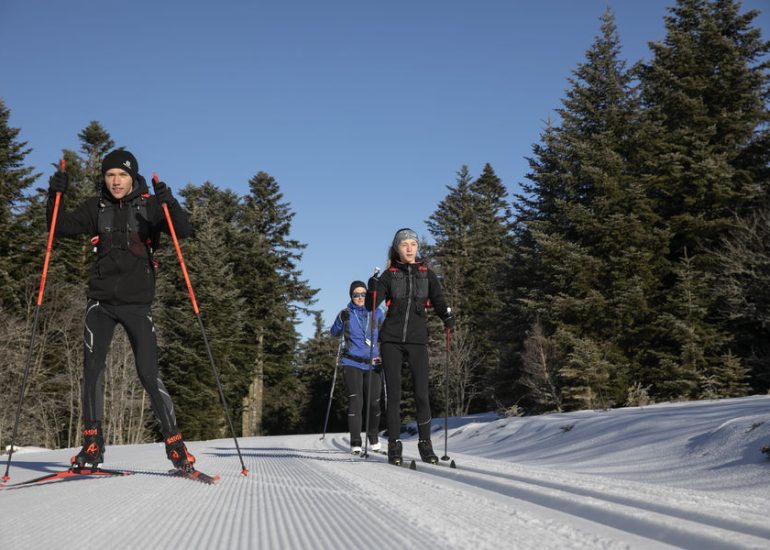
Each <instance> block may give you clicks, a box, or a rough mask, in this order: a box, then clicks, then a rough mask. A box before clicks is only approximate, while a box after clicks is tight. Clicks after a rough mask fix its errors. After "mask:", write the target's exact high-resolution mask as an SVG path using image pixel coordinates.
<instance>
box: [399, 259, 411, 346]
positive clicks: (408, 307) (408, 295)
mask: <svg viewBox="0 0 770 550" xmlns="http://www.w3.org/2000/svg"><path fill="white" fill-rule="evenodd" d="M406 272H407V273H408V275H407V280H408V281H409V285H408V286H407V291H406V315H404V332H403V334H402V335H401V342H402V343H403V342H406V329H407V326H408V325H409V311H410V310H411V309H412V266H411V264H409V265H407V266H406Z"/></svg>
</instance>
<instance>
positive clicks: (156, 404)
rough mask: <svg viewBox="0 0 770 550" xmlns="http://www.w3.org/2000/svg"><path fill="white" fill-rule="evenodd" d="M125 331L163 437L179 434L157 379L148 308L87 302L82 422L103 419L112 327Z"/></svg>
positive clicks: (154, 342) (150, 313)
mask: <svg viewBox="0 0 770 550" xmlns="http://www.w3.org/2000/svg"><path fill="white" fill-rule="evenodd" d="M117 324H120V325H122V326H123V328H124V329H125V330H126V334H127V335H128V340H129V342H130V343H131V349H132V350H133V352H134V362H135V363H136V372H137V374H138V375H139V380H140V381H141V382H142V386H144V389H145V390H146V391H147V394H148V395H149V397H150V404H151V405H152V410H153V411H154V412H155V417H156V418H157V419H158V421H159V422H160V426H161V431H162V432H163V437H170V436H172V435H174V434H176V433H177V432H178V431H179V430H178V428H177V425H176V416H175V415H174V405H173V404H172V403H171V396H169V394H168V391H167V390H166V387H165V386H164V385H163V382H161V380H160V377H159V375H158V348H157V340H156V338H155V325H154V323H153V322H152V312H151V311H150V306H149V304H128V305H119V306H116V305H110V304H102V303H100V302H99V301H97V300H90V299H89V300H88V304H87V307H86V316H85V329H84V331H83V343H84V351H83V421H84V422H85V426H86V428H89V427H93V426H94V424H95V423H96V422H101V421H102V419H103V417H104V367H105V361H106V359H107V352H108V351H109V349H110V344H111V343H112V335H113V333H114V332H115V325H117Z"/></svg>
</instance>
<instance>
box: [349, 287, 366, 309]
mask: <svg viewBox="0 0 770 550" xmlns="http://www.w3.org/2000/svg"><path fill="white" fill-rule="evenodd" d="M352 299H353V304H355V305H357V306H362V305H364V300H365V299H366V289H365V288H364V287H362V286H358V287H356V288H354V289H353V294H352Z"/></svg>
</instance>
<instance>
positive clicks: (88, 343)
mask: <svg viewBox="0 0 770 550" xmlns="http://www.w3.org/2000/svg"><path fill="white" fill-rule="evenodd" d="M96 307H99V300H97V301H95V302H94V305H92V306H88V308H87V309H86V315H85V321H84V325H85V328H86V330H85V332H87V333H88V339H86V335H85V332H84V333H83V343H84V344H85V346H86V347H87V348H88V351H89V352H90V353H93V352H94V331H93V330H91V328H90V327H89V326H88V314H89V313H90V312H91V310H92V309H94V308H96Z"/></svg>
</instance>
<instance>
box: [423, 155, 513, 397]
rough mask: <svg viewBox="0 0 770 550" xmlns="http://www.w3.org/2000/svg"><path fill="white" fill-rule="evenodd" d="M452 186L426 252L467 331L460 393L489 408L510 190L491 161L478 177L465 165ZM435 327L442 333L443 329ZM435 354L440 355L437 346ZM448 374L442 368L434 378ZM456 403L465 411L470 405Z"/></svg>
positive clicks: (430, 225) (431, 225)
mask: <svg viewBox="0 0 770 550" xmlns="http://www.w3.org/2000/svg"><path fill="white" fill-rule="evenodd" d="M447 189H448V190H449V193H448V194H447V196H446V197H445V198H444V199H443V200H442V201H441V203H439V205H438V207H437V208H436V211H435V212H434V213H433V214H432V215H431V217H430V218H429V219H428V220H427V222H426V224H427V226H428V229H429V231H430V232H431V234H432V235H433V237H434V239H435V244H434V245H432V246H430V247H428V248H427V255H428V256H429V257H430V259H431V262H432V263H434V264H436V265H435V268H436V270H437V272H439V273H440V274H441V275H442V278H443V286H444V292H445V295H446V297H447V299H448V303H449V305H450V307H452V308H453V313H454V314H455V315H456V317H457V319H458V324H460V325H461V328H458V330H462V331H463V335H464V338H463V342H464V350H463V353H462V356H463V357H464V358H465V359H464V363H465V366H464V368H460V371H459V372H462V373H463V375H462V376H461V379H462V381H463V384H467V387H466V390H467V391H463V392H461V393H462V394H463V395H464V396H466V397H468V396H474V397H475V401H476V402H475V403H474V407H477V408H479V409H486V408H488V405H489V403H490V402H491V401H492V400H493V399H494V392H495V390H494V388H495V385H496V384H495V380H494V373H495V370H496V368H497V366H498V364H499V354H498V349H499V341H500V339H501V334H500V332H499V325H498V322H499V320H500V312H501V308H502V304H503V300H502V299H501V294H502V293H503V292H504V290H505V280H504V270H505V266H506V264H507V262H508V259H507V254H508V251H509V250H510V237H509V229H510V228H509V223H510V220H509V218H510V215H511V214H510V208H509V206H508V203H507V201H506V195H507V191H506V189H505V187H504V186H503V184H502V182H501V181H500V179H499V178H498V177H497V175H496V174H495V172H494V169H493V168H492V166H491V165H489V164H487V165H486V166H485V167H484V170H483V172H482V174H481V176H480V177H479V178H478V179H477V180H475V181H474V180H473V179H472V177H471V175H470V172H469V170H468V167H467V166H463V167H462V168H461V169H460V171H459V172H458V173H457V183H456V186H454V187H452V186H447ZM433 332H437V333H438V334H441V330H440V329H439V330H438V331H436V330H434V331H433ZM436 346H437V347H438V349H443V347H444V346H443V345H440V347H439V342H438V338H437V339H436ZM435 354H436V355H437V356H440V355H441V354H440V353H439V352H438V351H436V352H435ZM471 365H473V368H472V369H471ZM458 367H460V365H459V364H458ZM470 372H472V373H473V376H472V379H467V378H466V377H465V375H466V374H469V373H470ZM458 374H459V373H458ZM443 376H444V375H443V374H441V373H437V375H436V377H435V378H436V379H439V380H440V379H443ZM456 382H458V383H459V379H458V380H457V381H456ZM461 401H465V398H462V399H461ZM455 406H456V407H457V408H458V410H461V408H462V407H464V406H467V405H466V403H456V404H455Z"/></svg>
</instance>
